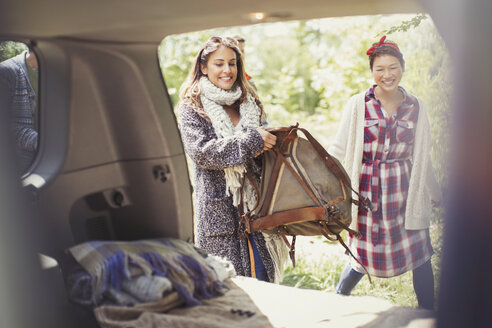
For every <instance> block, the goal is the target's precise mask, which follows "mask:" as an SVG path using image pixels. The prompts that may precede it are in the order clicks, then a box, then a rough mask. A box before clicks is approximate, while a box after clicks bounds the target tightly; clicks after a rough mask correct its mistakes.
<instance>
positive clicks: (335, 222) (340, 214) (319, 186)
mask: <svg viewBox="0 0 492 328" xmlns="http://www.w3.org/2000/svg"><path fill="white" fill-rule="evenodd" d="M267 130H268V132H270V133H272V134H274V135H275V136H276V137H277V143H276V145H275V146H274V147H273V148H272V149H270V150H268V151H266V152H264V154H263V167H262V176H261V185H260V186H259V187H258V186H257V184H256V182H255V181H253V180H254V179H252V177H251V176H250V175H248V174H246V178H248V179H249V180H250V182H251V183H252V184H253V186H255V187H256V189H257V193H258V201H257V204H256V206H255V207H254V208H253V209H252V210H251V211H249V212H247V213H242V212H243V211H242V206H241V205H240V206H239V210H240V212H241V214H242V216H241V224H240V231H241V233H242V234H243V235H244V234H248V233H251V232H255V231H262V232H263V233H267V234H268V233H278V234H280V235H282V238H283V239H284V241H285V243H286V244H287V246H288V247H289V248H290V252H289V254H290V257H291V260H292V263H293V265H294V266H295V238H296V236H297V235H302V236H315V235H323V236H324V237H326V238H327V239H329V240H332V241H337V240H338V241H339V242H340V243H341V244H342V246H344V248H345V249H346V250H347V252H348V253H350V254H351V255H352V253H351V252H350V250H349V248H348V247H347V246H346V245H345V243H344V242H343V239H342V238H341V236H340V232H342V231H343V230H347V231H349V232H350V233H352V234H354V235H355V236H358V232H356V231H353V230H351V229H350V228H349V225H350V223H351V221H352V215H351V208H352V203H354V204H356V205H358V206H364V207H366V208H371V203H370V201H369V199H367V198H363V197H361V196H360V195H359V194H358V193H357V192H356V191H354V190H353V189H352V186H351V183H350V178H349V176H348V175H347V173H346V171H345V169H344V168H343V166H342V165H341V164H340V162H339V161H338V160H337V159H335V158H334V157H332V156H331V155H330V154H328V152H327V151H326V150H325V149H324V148H323V147H322V146H321V145H320V143H319V142H318V141H317V140H316V139H314V137H313V136H312V135H311V134H310V133H309V132H308V131H307V130H305V129H303V128H299V127H298V125H296V126H290V127H279V128H270V129H267ZM299 131H301V132H302V133H303V134H304V136H305V137H306V139H305V138H302V137H299V136H298V135H297V133H298V132H299ZM352 192H354V193H355V194H357V195H358V197H359V201H357V200H354V199H352ZM286 236H292V242H291V243H290V242H289V241H288V239H287V237H286ZM352 256H353V255H352ZM354 258H355V257H354Z"/></svg>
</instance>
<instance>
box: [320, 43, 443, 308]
mask: <svg viewBox="0 0 492 328" xmlns="http://www.w3.org/2000/svg"><path fill="white" fill-rule="evenodd" d="M367 55H368V56H369V66H370V68H371V72H372V74H373V78H374V82H375V84H374V85H373V86H372V87H371V88H369V90H367V91H366V92H363V93H361V94H359V95H356V96H354V97H352V99H351V100H350V101H349V102H348V103H347V106H346V108H345V110H344V116H343V119H342V122H341V126H340V129H339V131H338V134H337V138H336V142H335V144H334V145H333V146H332V147H331V148H330V152H331V153H332V154H333V155H334V156H336V157H337V158H339V159H341V160H344V165H345V168H346V169H347V172H349V174H350V175H351V179H352V182H353V184H354V187H357V185H358V188H359V191H360V194H361V196H364V197H368V198H369V199H370V200H371V202H372V203H373V205H374V209H373V210H372V211H369V212H368V211H366V210H364V209H363V208H359V209H356V210H355V211H354V214H355V217H354V220H353V225H352V228H354V229H355V230H357V231H358V232H359V233H360V238H355V237H354V236H352V235H350V236H349V242H350V247H351V249H352V252H353V253H354V254H355V256H356V257H357V258H358V260H359V261H360V262H361V263H362V264H363V265H364V267H365V268H366V269H367V271H368V272H369V273H370V274H371V275H373V276H376V277H393V276H397V275H400V274H402V273H405V272H407V271H408V270H413V285H414V290H415V293H416V295H417V300H418V303H419V306H420V307H423V308H427V309H433V307H434V278H433V272H432V267H431V262H430V258H431V256H432V253H433V250H432V246H431V242H430V237H429V224H430V208H431V206H430V205H431V202H432V203H433V204H434V205H435V203H437V202H439V201H437V202H436V201H434V200H440V193H439V186H438V185H437V182H436V179H435V176H434V173H433V169H432V164H431V163H430V129H429V122H428V119H427V114H426V113H425V109H424V106H423V104H422V103H421V102H420V101H419V99H418V98H416V97H414V96H412V95H410V94H409V93H407V92H406V91H405V89H403V88H402V87H400V86H399V82H400V80H401V78H402V75H403V72H404V70H405V62H404V60H403V55H402V53H401V52H400V49H399V48H398V46H397V45H396V43H394V42H392V41H389V40H386V37H383V38H381V40H380V41H379V42H378V43H375V44H374V45H373V46H372V47H371V48H370V49H369V50H368V51H367ZM364 272H365V270H364V268H363V267H362V266H361V265H360V264H359V263H357V262H356V261H354V260H353V259H352V262H351V263H349V264H348V265H347V267H346V268H345V269H344V271H343V272H342V275H341V278H340V281H339V282H338V285H337V287H336V292H337V293H339V294H343V295H349V294H350V292H351V291H352V289H353V288H354V287H355V286H356V284H357V283H358V282H359V281H360V279H361V278H362V277H363V275H364Z"/></svg>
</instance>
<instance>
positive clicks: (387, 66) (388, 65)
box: [372, 54, 405, 92]
mask: <svg viewBox="0 0 492 328" xmlns="http://www.w3.org/2000/svg"><path fill="white" fill-rule="evenodd" d="M404 71H405V69H404V68H403V67H402V65H401V63H400V61H399V60H398V58H396V57H395V56H392V55H387V54H385V55H380V56H377V57H376V58H375V59H374V63H373V66H372V76H373V78H374V82H375V83H376V84H377V86H378V87H379V88H381V91H385V92H391V91H395V90H397V89H398V85H399V84H400V81H401V78H402V76H403V72H404Z"/></svg>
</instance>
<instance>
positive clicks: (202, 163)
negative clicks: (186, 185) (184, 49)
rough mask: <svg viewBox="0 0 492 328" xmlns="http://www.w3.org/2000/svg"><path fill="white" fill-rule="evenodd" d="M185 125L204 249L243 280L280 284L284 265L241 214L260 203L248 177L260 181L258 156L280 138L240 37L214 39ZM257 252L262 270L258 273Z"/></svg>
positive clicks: (197, 71)
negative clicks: (243, 227) (242, 230)
mask: <svg viewBox="0 0 492 328" xmlns="http://www.w3.org/2000/svg"><path fill="white" fill-rule="evenodd" d="M178 120H179V124H180V131H181V137H182V140H183V145H184V148H185V151H186V153H187V154H188V155H189V156H190V158H191V159H192V162H193V168H194V192H195V194H194V201H195V210H196V218H197V238H196V242H197V246H198V247H200V248H202V249H204V250H205V251H207V252H208V253H211V254H213V255H218V256H222V257H225V258H227V259H228V260H230V261H231V262H232V263H233V265H234V268H235V270H236V272H237V274H239V275H245V276H250V275H253V276H256V277H257V278H258V279H260V280H265V281H271V282H273V281H278V280H279V279H280V271H281V268H279V266H278V265H275V263H276V262H278V261H273V260H272V256H271V254H276V252H274V251H272V249H271V247H272V246H271V245H272V244H275V243H271V242H269V243H268V245H267V243H266V242H265V239H264V237H263V235H262V234H261V233H258V232H257V233H253V234H250V235H249V238H248V239H245V240H243V239H241V238H240V236H239V234H238V228H239V218H240V217H239V211H238V208H237V206H238V205H239V203H240V202H241V199H242V201H243V204H244V206H245V210H248V209H251V208H252V207H253V206H254V205H255V203H256V193H255V191H254V190H253V186H252V185H251V183H250V182H249V181H248V180H247V179H245V187H244V190H242V191H241V184H242V182H243V178H244V173H245V172H246V169H247V170H248V172H253V173H254V175H255V178H256V179H257V180H258V181H259V176H260V171H261V167H260V164H261V161H260V160H259V158H258V156H259V155H260V154H261V153H262V152H263V151H264V150H266V149H269V148H271V147H272V146H273V145H274V144H275V142H276V137H275V136H274V135H272V134H270V133H268V132H267V131H265V130H264V129H263V128H262V127H261V126H262V125H263V124H264V112H263V106H262V104H261V102H260V101H259V99H258V97H257V95H256V92H255V91H254V89H253V87H252V86H251V85H250V84H249V83H248V81H247V79H246V76H245V74H244V66H243V60H242V58H241V52H240V50H239V48H238V47H237V42H236V41H235V40H234V39H232V38H220V37H212V38H210V39H209V40H208V41H207V42H206V43H205V44H204V46H203V47H202V49H201V50H200V51H199V52H198V55H197V57H196V59H195V62H194V65H193V67H192V69H191V71H190V74H189V77H188V80H187V82H185V83H184V84H183V86H182V87H181V93H180V103H179V106H178ZM250 250H251V251H252V252H251V254H253V255H254V263H255V265H254V266H253V268H251V264H250V262H251V261H250Z"/></svg>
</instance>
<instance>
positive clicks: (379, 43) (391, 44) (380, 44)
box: [366, 35, 400, 56]
mask: <svg viewBox="0 0 492 328" xmlns="http://www.w3.org/2000/svg"><path fill="white" fill-rule="evenodd" d="M384 40H386V35H383V37H382V38H381V39H379V42H378V43H375V44H374V45H373V46H372V47H370V48H369V49H367V51H366V54H367V55H368V56H370V55H371V54H372V53H373V52H374V50H376V48H379V47H381V46H382V45H385V46H390V47H393V48H395V49H396V50H398V52H400V48H398V46H397V45H396V43H393V42H386V43H385V42H384Z"/></svg>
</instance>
